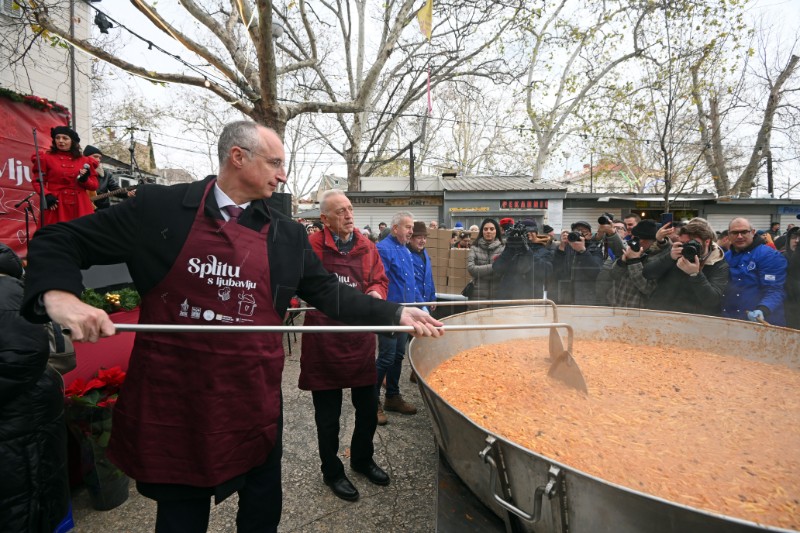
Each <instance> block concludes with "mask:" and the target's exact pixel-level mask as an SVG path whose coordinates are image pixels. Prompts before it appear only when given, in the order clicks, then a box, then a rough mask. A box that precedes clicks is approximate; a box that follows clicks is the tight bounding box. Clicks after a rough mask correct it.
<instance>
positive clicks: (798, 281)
mask: <svg viewBox="0 0 800 533" xmlns="http://www.w3.org/2000/svg"><path fill="white" fill-rule="evenodd" d="M783 257H784V258H785V259H786V261H787V263H788V266H787V267H786V285H785V289H786V301H785V302H784V305H785V309H784V312H785V315H786V325H787V326H789V327H790V328H794V329H800V247H798V248H797V249H795V251H794V253H792V252H791V251H789V250H786V251H785V252H783Z"/></svg>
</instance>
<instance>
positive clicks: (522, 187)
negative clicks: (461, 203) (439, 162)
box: [442, 176, 567, 192]
mask: <svg viewBox="0 0 800 533" xmlns="http://www.w3.org/2000/svg"><path fill="white" fill-rule="evenodd" d="M530 180H531V178H530V176H507V177H498V176H469V177H464V178H442V189H444V190H446V191H475V192H481V191H566V190H567V189H566V187H559V186H556V185H553V184H551V183H531V181H530Z"/></svg>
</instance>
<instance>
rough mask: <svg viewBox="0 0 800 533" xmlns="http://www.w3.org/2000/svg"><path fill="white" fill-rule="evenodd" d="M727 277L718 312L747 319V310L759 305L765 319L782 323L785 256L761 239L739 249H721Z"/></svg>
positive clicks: (779, 324) (774, 322) (730, 316)
mask: <svg viewBox="0 0 800 533" xmlns="http://www.w3.org/2000/svg"><path fill="white" fill-rule="evenodd" d="M725 261H727V262H728V265H729V266H730V273H731V279H730V282H728V286H727V288H726V289H725V295H724V296H723V300H722V316H725V317H728V318H739V319H741V320H747V311H753V310H755V309H758V308H760V309H761V310H762V311H764V317H765V318H766V320H767V322H769V323H770V324H774V325H776V326H785V325H786V319H785V317H784V313H783V300H784V297H785V293H784V291H783V284H784V282H785V281H786V259H784V257H783V256H782V255H781V254H780V252H776V251H775V250H773V249H772V248H770V247H769V246H766V245H764V244H763V243H762V242H761V241H756V242H753V244H752V245H751V246H750V247H749V248H747V249H746V250H744V251H742V252H736V251H734V250H733V248H731V249H730V250H728V251H727V252H725Z"/></svg>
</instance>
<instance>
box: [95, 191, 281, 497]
mask: <svg viewBox="0 0 800 533" xmlns="http://www.w3.org/2000/svg"><path fill="white" fill-rule="evenodd" d="M213 184H214V182H213V181H212V182H211V183H210V184H209V185H208V187H207V188H206V190H205V193H204V195H203V200H202V201H201V202H200V207H199V208H198V210H197V214H196V215H195V220H194V224H193V225H192V228H191V231H190V232H189V237H188V238H187V240H186V242H185V243H184V245H183V248H182V249H181V252H180V254H179V255H178V258H177V260H176V261H175V263H174V264H173V266H172V269H171V270H170V271H169V273H168V274H167V275H166V277H164V279H163V280H162V281H161V283H159V284H158V286H156V287H154V288H153V289H152V290H150V291H149V292H148V293H147V294H146V295H144V297H143V298H142V311H141V315H140V318H139V321H140V323H142V324H165V323H166V324H192V325H202V324H209V325H221V324H238V325H280V324H281V323H282V320H281V318H280V317H279V316H278V315H277V313H276V312H275V309H274V307H273V305H272V290H271V288H270V274H269V259H268V257H267V244H266V243H267V239H266V235H267V231H268V229H269V225H268V224H267V225H265V226H264V227H263V228H262V230H261V231H260V232H258V231H254V230H251V229H249V228H246V227H244V226H242V225H239V224H236V223H235V222H233V221H229V222H225V221H223V220H218V219H213V218H211V217H207V216H206V215H205V214H204V213H203V209H204V205H205V200H206V196H207V195H208V194H209V190H211V187H213ZM283 361H284V356H283V343H282V336H281V334H280V333H270V334H251V335H248V334H240V333H233V334H228V333H218V334H202V333H200V334H197V333H195V334H189V333H181V334H175V333H138V334H137V335H136V341H135V343H134V347H133V352H132V354H131V359H130V366H129V368H128V375H127V378H126V380H125V384H124V386H123V388H122V393H121V394H120V397H119V401H118V402H117V405H116V407H115V409H114V430H113V432H112V435H111V442H110V444H109V448H108V455H109V457H111V459H112V460H113V462H114V463H116V464H117V465H118V466H119V467H120V468H122V470H123V471H124V472H125V473H127V474H128V475H129V476H131V477H132V478H134V479H136V480H137V481H143V482H148V483H178V484H183V485H192V486H197V487H213V486H216V485H219V484H220V483H223V482H225V481H227V480H229V479H231V478H233V477H236V476H238V475H240V474H243V473H245V472H247V471H249V470H250V469H251V468H253V467H255V466H258V465H260V464H262V463H264V461H265V460H266V458H267V455H268V454H269V452H270V450H271V449H272V448H273V446H274V445H275V441H276V436H277V427H278V426H277V424H278V419H279V415H280V387H281V373H282V372H283Z"/></svg>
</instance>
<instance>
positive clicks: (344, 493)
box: [322, 474, 358, 502]
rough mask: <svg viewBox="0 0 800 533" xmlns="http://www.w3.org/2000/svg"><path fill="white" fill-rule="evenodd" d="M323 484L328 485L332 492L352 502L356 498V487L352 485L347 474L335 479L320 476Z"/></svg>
mask: <svg viewBox="0 0 800 533" xmlns="http://www.w3.org/2000/svg"><path fill="white" fill-rule="evenodd" d="M322 479H323V481H325V484H326V485H328V486H329V487H330V488H331V490H332V491H333V493H334V494H336V495H337V496H338V497H340V498H341V499H343V500H347V501H349V502H354V501H356V500H357V499H358V489H357V488H356V487H355V485H353V484H352V483H351V482H350V480H349V479H347V476H345V475H344V474H342V476H341V477H337V478H336V479H327V478H325V477H323V478H322Z"/></svg>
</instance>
